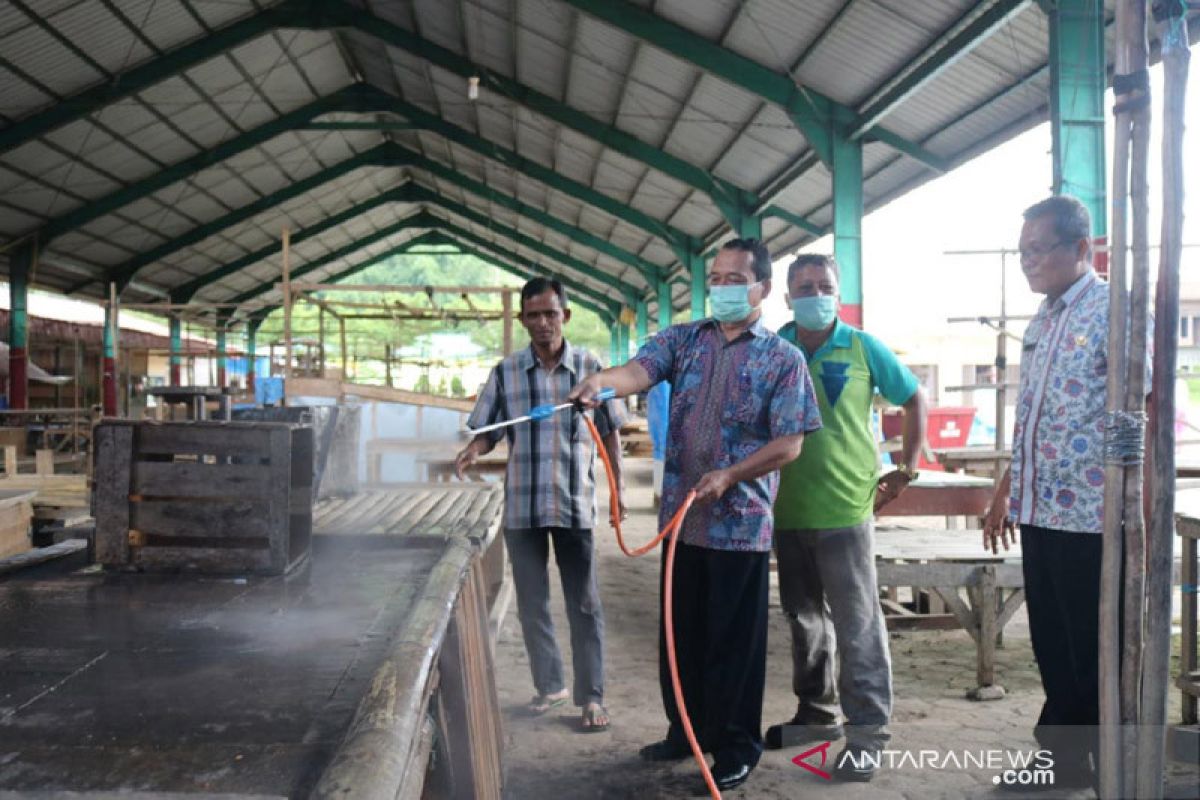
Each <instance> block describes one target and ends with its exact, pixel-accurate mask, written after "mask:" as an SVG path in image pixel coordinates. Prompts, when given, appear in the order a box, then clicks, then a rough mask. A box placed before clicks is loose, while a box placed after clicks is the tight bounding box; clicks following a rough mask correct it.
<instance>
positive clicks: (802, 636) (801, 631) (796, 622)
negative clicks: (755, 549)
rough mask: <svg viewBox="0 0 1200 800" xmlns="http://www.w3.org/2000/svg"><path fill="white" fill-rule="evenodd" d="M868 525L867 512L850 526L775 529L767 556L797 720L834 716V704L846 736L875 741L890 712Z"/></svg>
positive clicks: (888, 669)
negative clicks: (775, 578)
mask: <svg viewBox="0 0 1200 800" xmlns="http://www.w3.org/2000/svg"><path fill="white" fill-rule="evenodd" d="M873 528H874V524H873V522H871V521H870V520H868V521H867V522H864V523H862V524H861V525H855V526H854V527H851V528H834V529H831V530H777V531H775V557H776V560H777V561H778V565H779V599H780V604H781V605H782V606H783V613H784V614H785V615H786V616H787V618H788V623H789V624H790V626H791V629H792V689H793V691H795V693H796V697H797V698H798V699H799V703H798V705H797V710H796V719H797V721H799V722H801V723H806V724H828V723H832V722H836V721H837V718H838V708H839V705H840V707H841V710H842V711H843V712H845V715H846V738H847V740H848V741H850V742H853V743H855V744H863V745H868V746H882V744H883V743H884V742H886V741H887V740H888V738H889V734H888V729H887V725H888V721H889V720H890V718H891V714H892V658H891V655H890V653H889V652H888V639H887V628H886V626H885V624H884V620H883V609H882V608H881V607H880V605H879V594H878V589H877V588H876V579H875V559H874V556H873V555H872V553H871V538H872V537H871V534H872V531H873ZM839 651H840V652H839ZM839 658H840V664H839V663H838V662H839ZM839 667H840V669H839ZM839 690H840V693H841V702H840V704H839V701H838V694H839Z"/></svg>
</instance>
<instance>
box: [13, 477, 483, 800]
mask: <svg viewBox="0 0 1200 800" xmlns="http://www.w3.org/2000/svg"><path fill="white" fill-rule="evenodd" d="M456 489H457V492H456V493H455V494H453V495H450V494H440V495H438V496H437V497H435V498H433V502H429V500H430V497H429V496H427V495H424V494H423V492H425V491H426V490H425V489H419V488H414V489H411V490H408V489H406V490H403V491H400V492H398V493H390V494H391V495H392V496H384V495H380V496H376V497H370V496H367V497H364V498H363V499H364V500H365V501H369V502H365V503H364V504H362V505H361V506H354V505H353V504H343V505H329V506H325V505H322V506H318V509H319V511H318V514H317V517H318V519H319V520H320V522H319V524H318V531H317V534H316V535H314V537H313V547H312V558H311V559H308V560H307V561H305V562H304V564H303V565H302V566H301V567H299V568H298V569H296V570H294V571H293V572H292V573H289V574H286V575H274V576H199V575H190V574H169V575H163V574H139V573H130V572H124V571H114V570H110V571H98V570H96V569H95V568H89V569H85V570H82V571H69V572H68V571H64V572H61V573H53V574H51V575H46V574H45V573H44V572H42V570H44V569H45V567H44V566H43V567H41V568H39V570H28V571H19V572H16V573H13V574H9V575H5V576H4V577H3V578H2V579H0V652H4V653H5V654H7V658H8V660H7V661H6V667H5V669H3V670H0V693H2V694H3V695H4V696H5V697H6V700H5V706H6V711H5V713H4V714H3V715H0V751H2V752H5V753H7V754H9V757H8V758H6V759H5V760H4V762H3V763H0V793H4V792H6V791H7V792H12V793H14V794H20V795H21V796H26V795H29V794H34V795H36V796H43V794H46V793H54V792H58V793H62V794H63V795H64V796H65V794H67V793H69V794H70V795H71V796H72V797H108V796H112V795H114V794H122V795H124V794H126V793H133V794H135V795H137V796H145V797H151V796H153V797H168V796H171V797H174V796H177V795H178V794H180V793H199V794H202V795H204V796H222V797H238V796H243V797H264V796H269V797H310V796H311V797H317V798H331V797H335V796H337V797H366V796H380V797H382V796H388V797H420V796H421V794H422V791H423V790H428V791H430V792H432V793H433V794H435V795H437V796H447V797H479V798H486V799H488V800H499V798H500V796H501V780H502V772H501V761H500V750H501V746H502V739H501V730H500V714H499V707H498V701H497V698H496V692H495V683H494V676H493V666H492V663H493V662H492V650H491V647H490V646H489V642H488V632H487V624H486V621H487V611H486V604H485V586H484V580H483V572H482V567H481V561H480V557H479V549H480V548H481V547H482V546H484V545H485V543H487V542H489V541H494V540H495V538H496V531H497V529H498V527H499V508H500V500H499V496H500V489H499V487H493V486H489V485H480V486H470V487H468V486H464V485H461V484H460V485H459V486H458V487H456ZM387 508H391V512H388V511H387ZM385 519H390V520H391V521H392V522H391V524H389V525H388V526H387V527H386V528H384V527H378V528H377V527H375V526H374V524H375V522H376V521H379V522H382V521H383V520H385ZM30 598H36V602H30ZM434 751H436V756H432V755H431V753H433V752H434ZM431 758H432V760H434V761H436V762H437V763H438V764H439V765H441V767H440V768H439V769H435V770H428V764H429V763H430V761H431ZM427 782H430V783H429V785H428V786H427V785H426V783H427ZM46 796H49V795H48V794H46ZM55 796H58V795H55Z"/></svg>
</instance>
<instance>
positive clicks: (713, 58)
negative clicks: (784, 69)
mask: <svg viewBox="0 0 1200 800" xmlns="http://www.w3.org/2000/svg"><path fill="white" fill-rule="evenodd" d="M563 1H564V2H566V3H567V4H568V5H571V6H574V7H575V8H577V9H579V10H580V11H583V12H584V13H586V14H589V15H590V16H593V17H595V18H596V19H599V20H602V21H604V22H605V23H607V24H609V25H612V26H613V27H615V28H617V29H619V30H623V31H625V32H626V33H628V34H630V35H631V36H636V37H638V38H639V39H643V40H645V41H648V42H651V43H653V44H654V45H656V46H658V47H660V48H662V49H663V50H665V51H666V52H668V53H671V54H672V55H674V56H676V57H677V58H681V59H683V60H684V61H688V62H690V63H692V64H694V65H695V66H697V67H699V68H701V69H703V70H705V71H707V72H710V73H712V74H713V75H715V76H717V77H719V78H721V79H722V80H725V81H727V82H729V83H732V84H733V85H735V86H739V87H741V88H742V89H744V90H746V91H748V92H750V93H751V94H754V95H756V96H758V97H761V98H763V99H764V100H767V101H769V102H771V103H774V104H775V105H778V106H780V107H781V108H783V109H784V110H785V111H786V112H787V114H788V116H789V117H790V118H791V119H792V121H793V122H795V123H796V126H797V127H798V128H799V129H800V132H801V133H802V134H803V135H804V138H805V139H807V140H808V143H809V146H810V147H812V148H813V150H815V151H816V152H817V155H818V156H819V157H820V159H821V161H822V162H824V163H825V164H827V165H828V164H830V163H832V160H833V155H832V153H833V151H832V143H831V141H830V127H831V125H832V124H833V122H834V111H835V110H837V109H838V108H839V107H841V108H843V109H844V108H845V107H844V106H841V104H839V103H837V102H835V101H834V100H832V99H830V98H829V97H826V96H825V95H823V94H821V93H820V92H817V91H815V90H813V89H809V88H806V87H803V86H801V85H799V84H798V83H797V82H796V81H795V80H794V79H793V78H792V77H791V76H789V75H785V74H784V73H781V72H776V71H775V70H773V69H770V68H769V67H765V66H763V65H762V64H759V63H758V62H757V61H754V60H752V59H749V58H746V57H745V56H743V55H740V54H738V53H735V52H733V51H732V50H729V49H727V48H724V47H721V46H720V45H718V44H716V43H714V42H710V41H709V40H708V39H705V38H704V37H703V36H700V35H698V34H696V33H693V32H692V31H690V30H688V29H687V28H684V27H683V26H681V25H676V24H675V23H674V22H671V21H670V20H667V19H665V18H663V17H660V16H658V15H657V14H654V13H653V12H651V11H647V10H646V9H644V8H642V7H641V6H638V5H635V4H633V3H631V2H629V1H628V0H563ZM881 133H882V134H883V136H876V135H875V134H874V131H872V135H873V136H875V138H879V139H880V140H881V141H882V140H883V137H887V139H888V140H890V141H897V140H902V139H903V137H900V136H898V135H897V134H894V133H890V132H888V131H886V130H885V131H881ZM906 152H907V153H908V154H909V155H914V156H919V157H920V160H922V161H925V162H926V163H927V164H929V165H930V166H934V167H937V166H938V165H940V164H941V159H940V158H939V157H938V156H936V155H935V154H933V153H931V152H928V151H926V150H924V149H923V148H921V147H920V146H919V145H917V144H916V143H915V142H909V143H908V145H907V151H906Z"/></svg>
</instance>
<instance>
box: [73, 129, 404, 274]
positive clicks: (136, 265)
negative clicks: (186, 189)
mask: <svg viewBox="0 0 1200 800" xmlns="http://www.w3.org/2000/svg"><path fill="white" fill-rule="evenodd" d="M395 155H396V153H395V151H394V150H392V149H391V148H389V147H388V146H387V145H380V146H378V147H375V148H372V149H371V150H366V151H364V152H362V153H359V154H358V155H356V156H351V157H350V158H348V159H346V160H345V161H341V162H339V163H337V164H334V165H333V166H331V167H327V168H325V169H323V170H320V171H319V172H317V173H315V174H313V175H310V176H308V177H307V178H303V179H301V180H298V181H296V182H295V183H293V184H290V185H288V186H285V187H283V188H282V189H279V190H278V191H275V192H272V193H271V194H268V195H265V196H263V197H260V198H259V199H258V200H255V201H254V202H253V203H249V204H247V205H244V206H242V207H241V208H237V209H234V210H233V211H231V212H229V213H228V214H224V215H222V216H220V217H217V218H216V219H214V220H212V221H210V222H206V223H205V224H203V225H197V226H196V227H195V228H192V229H191V230H189V231H185V232H184V233H182V234H180V235H179V236H176V237H174V238H172V239H169V240H167V241H165V242H163V243H162V244H160V245H158V246H157V247H153V248H151V249H149V250H147V251H145V252H143V253H139V254H138V255H136V256H134V257H133V258H131V259H129V260H128V261H126V262H125V263H123V264H120V265H118V266H116V267H114V268H113V269H112V270H110V272H109V280H113V281H116V283H117V287H118V288H119V289H124V288H125V286H127V285H128V283H129V281H131V280H133V278H134V276H135V275H137V273H138V271H139V270H141V269H142V268H143V267H146V266H148V265H150V264H153V263H154V262H156V261H161V260H162V259H164V258H166V257H167V256H170V255H172V254H173V253H177V252H179V251H180V250H182V249H183V248H185V247H188V246H190V245H194V244H198V243H199V242H202V241H204V240H205V239H207V238H208V237H210V236H213V235H215V234H217V233H220V232H221V231H223V230H225V229H226V228H229V227H231V226H233V225H237V224H238V223H240V222H244V221H245V220H247V219H250V218H251V217H253V216H255V215H257V214H261V213H263V212H264V211H268V210H270V209H272V208H274V207H275V206H278V205H279V204H281V203H285V202H287V201H288V200H291V199H292V198H294V197H298V196H299V195H302V194H304V193H305V192H308V191H311V190H313V189H316V188H317V187H319V186H322V185H324V184H326V183H329V182H330V181H333V180H337V179H338V178H340V177H342V176H344V175H346V174H348V173H350V172H352V171H354V170H356V169H359V168H360V167H367V166H381V165H382V166H387V165H390V164H389V158H394V157H395ZM397 166H398V164H397ZM86 285H87V284H82V285H81V286H86ZM81 286H75V287H72V288H71V289H70V290H69V291H68V294H70V293H71V292H74V291H77V290H78V289H79V288H81Z"/></svg>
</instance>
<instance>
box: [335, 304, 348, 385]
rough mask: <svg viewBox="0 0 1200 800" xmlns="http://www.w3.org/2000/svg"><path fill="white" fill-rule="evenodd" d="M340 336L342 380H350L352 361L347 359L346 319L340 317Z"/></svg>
mask: <svg viewBox="0 0 1200 800" xmlns="http://www.w3.org/2000/svg"><path fill="white" fill-rule="evenodd" d="M338 336H339V337H340V338H341V344H340V345H339V346H340V347H341V355H342V380H343V381H348V380H350V362H349V361H347V360H346V352H347V351H346V320H345V319H341V318H339V319H338Z"/></svg>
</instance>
